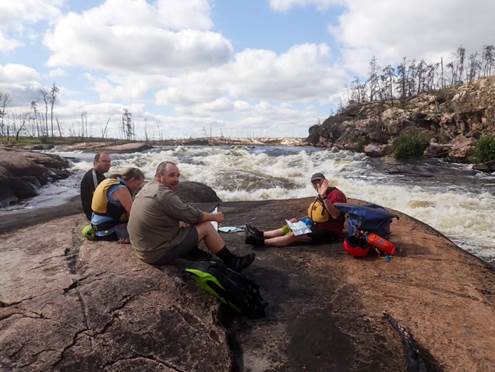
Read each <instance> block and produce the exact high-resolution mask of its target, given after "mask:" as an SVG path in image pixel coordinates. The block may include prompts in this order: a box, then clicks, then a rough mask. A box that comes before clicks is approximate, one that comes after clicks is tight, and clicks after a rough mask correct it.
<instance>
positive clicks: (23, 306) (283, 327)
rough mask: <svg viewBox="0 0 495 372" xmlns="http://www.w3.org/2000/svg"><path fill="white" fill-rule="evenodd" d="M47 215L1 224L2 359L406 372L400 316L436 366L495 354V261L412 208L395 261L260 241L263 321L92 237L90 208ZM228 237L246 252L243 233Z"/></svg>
mask: <svg viewBox="0 0 495 372" xmlns="http://www.w3.org/2000/svg"><path fill="white" fill-rule="evenodd" d="M309 200H310V199H309V198H305V199H297V200H276V201H260V202H228V203H222V210H223V211H224V213H225V216H226V221H225V223H226V224H229V225H239V224H242V223H246V222H250V223H254V224H256V225H257V226H259V227H261V228H268V227H273V226H274V225H277V224H279V223H281V221H282V220H283V217H286V216H287V215H300V214H301V213H304V211H305V209H306V205H307V203H308V202H309ZM353 202H358V201H355V200H354V201H353ZM200 206H201V207H202V208H203V209H205V210H208V209H209V208H211V207H212V206H213V204H212V203H206V204H200ZM74 212H77V211H74ZM54 213H55V212H54ZM51 217H58V216H56V215H53V214H52V215H51ZM41 221H42V220H40V221H39V222H41ZM43 221H44V222H41V223H39V224H36V225H34V226H31V227H29V228H21V229H18V230H15V231H10V232H8V233H3V234H1V235H0V236H1V238H2V239H1V243H0V253H1V255H2V258H3V259H2V261H1V262H0V279H1V281H0V282H1V283H2V286H1V291H0V332H1V333H2V335H3V336H2V338H0V369H5V370H12V369H30V370H66V369H70V370H78V371H92V370H97V369H105V370H109V371H119V370H128V369H133V368H141V369H143V368H144V369H146V370H157V371H158V370H174V371H230V370H251V371H265V370H273V371H276V370H277V371H278V370H289V371H301V370H311V371H318V370H322V371H323V370H325V371H331V370H338V371H342V370H349V371H359V370H382V371H401V370H407V368H410V367H411V366H410V365H407V364H406V354H405V351H404V349H403V345H402V342H401V336H400V334H399V333H398V332H397V331H396V330H395V328H394V327H393V326H392V323H393V322H394V321H395V322H397V323H398V324H399V325H400V326H402V327H405V329H406V330H407V331H408V332H409V333H410V334H411V335H412V336H413V337H414V339H415V340H416V342H417V344H418V345H419V347H420V352H419V355H418V357H419V358H420V359H419V360H422V361H424V363H425V364H426V367H427V368H428V370H484V369H487V368H489V366H490V365H494V363H495V359H494V358H495V356H494V355H493V353H492V352H491V351H492V350H493V349H494V348H495V336H494V335H495V332H494V331H495V329H494V324H495V310H494V306H493V302H494V299H495V297H494V296H495V273H494V271H493V269H492V268H490V267H489V266H488V265H487V264H486V263H484V262H482V261H481V260H479V259H477V258H475V257H473V256H471V255H469V254H467V253H466V252H464V251H462V250H461V249H459V248H457V247H456V246H455V245H454V244H453V243H452V242H450V241H449V240H448V239H446V238H445V237H443V236H442V235H441V234H439V233H438V232H436V231H435V230H433V229H431V228H430V227H428V226H426V225H424V224H422V223H421V222H419V221H416V220H414V219H411V218H409V217H408V216H405V215H402V214H401V219H400V220H399V222H394V223H393V225H392V240H394V241H395V242H396V243H398V244H399V246H400V247H401V249H402V250H401V255H400V256H398V257H394V258H393V259H392V261H391V262H387V261H386V260H384V259H381V258H377V257H370V258H368V259H364V260H357V259H354V258H352V257H350V256H348V255H346V254H345V253H344V252H343V250H342V247H341V244H340V243H337V244H334V245H331V246H328V245H322V246H305V245H301V246H299V247H292V248H287V249H266V250H259V251H258V252H257V255H258V258H257V260H256V262H255V264H254V265H253V266H252V267H250V268H249V269H247V270H246V272H245V275H246V276H248V277H249V278H251V279H253V280H255V281H256V282H257V283H258V284H259V285H260V286H261V288H262V295H263V296H264V298H265V299H266V300H267V301H268V302H269V307H268V308H267V317H266V318H265V319H259V320H246V319H241V318H237V317H234V318H230V317H228V318H226V317H225V315H226V314H225V313H224V312H223V310H222V309H221V308H219V307H218V305H217V303H216V302H215V301H214V300H212V299H211V298H210V297H209V296H207V295H206V294H204V293H203V292H202V291H200V290H199V289H198V288H196V287H195V286H194V285H193V284H192V283H191V282H190V281H189V280H188V279H187V277H185V276H184V275H183V274H182V272H181V269H180V267H165V268H163V269H162V270H161V271H160V270H158V269H156V268H153V267H151V266H148V265H146V264H144V263H142V262H140V261H139V260H137V259H136V258H135V257H134V256H133V255H132V252H131V250H130V248H129V247H128V246H126V245H118V244H116V243H111V242H97V243H94V242H89V241H85V240H83V239H82V237H81V235H80V232H79V231H80V228H81V227H82V226H83V224H84V223H85V219H84V216H83V215H82V214H81V213H76V214H74V215H72V216H68V217H62V218H55V219H50V216H45V218H44V220H43ZM224 238H225V239H226V242H227V244H228V246H229V247H231V248H232V250H234V251H236V252H247V251H248V250H249V247H248V246H246V245H244V242H243V234H226V235H224ZM473 350H476V352H473Z"/></svg>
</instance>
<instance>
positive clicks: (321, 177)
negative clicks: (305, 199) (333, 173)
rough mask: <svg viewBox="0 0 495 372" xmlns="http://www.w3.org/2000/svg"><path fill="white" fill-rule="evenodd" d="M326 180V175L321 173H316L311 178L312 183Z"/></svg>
mask: <svg viewBox="0 0 495 372" xmlns="http://www.w3.org/2000/svg"><path fill="white" fill-rule="evenodd" d="M324 179H325V175H324V174H323V173H321V172H318V173H315V174H313V175H312V176H311V182H315V181H319V180H324Z"/></svg>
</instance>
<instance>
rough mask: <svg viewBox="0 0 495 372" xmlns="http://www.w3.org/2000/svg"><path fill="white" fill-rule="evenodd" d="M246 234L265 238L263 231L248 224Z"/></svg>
mask: <svg viewBox="0 0 495 372" xmlns="http://www.w3.org/2000/svg"><path fill="white" fill-rule="evenodd" d="M246 234H248V235H255V236H259V237H261V238H263V231H261V230H259V229H257V228H256V227H254V226H253V225H249V224H246Z"/></svg>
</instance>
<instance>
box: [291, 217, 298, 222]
mask: <svg viewBox="0 0 495 372" xmlns="http://www.w3.org/2000/svg"><path fill="white" fill-rule="evenodd" d="M297 221H299V219H298V218H295V217H293V218H291V219H290V220H289V222H292V223H296V222H297Z"/></svg>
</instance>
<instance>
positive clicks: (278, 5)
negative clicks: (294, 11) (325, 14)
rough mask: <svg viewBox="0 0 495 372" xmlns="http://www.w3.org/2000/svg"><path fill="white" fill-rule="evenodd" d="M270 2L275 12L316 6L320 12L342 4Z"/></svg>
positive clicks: (328, 1) (297, 0)
mask: <svg viewBox="0 0 495 372" xmlns="http://www.w3.org/2000/svg"><path fill="white" fill-rule="evenodd" d="M269 2H270V7H271V8H272V9H273V10H276V11H282V12H284V11H287V10H289V9H291V8H295V7H298V6H316V7H317V8H318V9H320V10H325V9H328V8H329V7H330V6H331V5H335V4H340V3H341V0H269Z"/></svg>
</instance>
